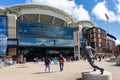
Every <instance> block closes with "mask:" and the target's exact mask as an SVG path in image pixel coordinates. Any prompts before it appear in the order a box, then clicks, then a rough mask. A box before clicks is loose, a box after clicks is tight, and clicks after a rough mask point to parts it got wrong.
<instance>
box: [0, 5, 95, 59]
mask: <svg viewBox="0 0 120 80" xmlns="http://www.w3.org/2000/svg"><path fill="white" fill-rule="evenodd" d="M0 15H1V16H0V31H1V32H0V34H1V36H0V41H1V42H0V44H1V48H0V49H1V52H0V54H1V55H3V54H5V55H7V56H16V55H17V56H18V57H20V56H21V55H24V56H26V58H27V60H31V59H33V58H34V57H37V56H38V57H44V56H46V55H48V56H51V57H56V56H58V55H59V54H60V53H62V54H63V55H64V56H75V57H78V58H80V44H81V43H83V42H84V43H87V41H88V40H87V39H88V38H84V35H86V33H84V31H83V29H86V28H92V27H96V26H97V25H96V24H95V23H93V22H91V21H87V20H83V21H76V20H75V19H74V18H73V17H72V16H70V15H69V14H67V13H66V12H64V11H62V10H60V9H57V8H54V7H50V6H45V5H36V4H24V5H14V6H7V7H0ZM20 58H21V57H20Z"/></svg>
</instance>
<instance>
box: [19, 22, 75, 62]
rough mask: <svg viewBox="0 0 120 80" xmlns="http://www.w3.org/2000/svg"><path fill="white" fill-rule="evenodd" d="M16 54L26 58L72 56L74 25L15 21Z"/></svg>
mask: <svg viewBox="0 0 120 80" xmlns="http://www.w3.org/2000/svg"><path fill="white" fill-rule="evenodd" d="M17 27H18V38H19V40H18V41H19V42H18V52H17V53H18V54H23V55H25V56H26V58H27V60H28V61H29V60H32V59H33V58H34V57H45V56H46V55H48V56H50V57H58V56H59V54H60V53H62V54H63V55H64V56H74V41H73V32H74V31H75V27H67V26H58V25H57V26H56V25H51V24H45V23H36V22H25V21H19V20H18V21H17Z"/></svg>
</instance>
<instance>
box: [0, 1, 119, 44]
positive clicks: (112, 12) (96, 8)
mask: <svg viewBox="0 0 120 80" xmlns="http://www.w3.org/2000/svg"><path fill="white" fill-rule="evenodd" d="M15 4H44V5H49V6H53V7H56V8H59V9H62V10H64V11H65V12H67V13H68V14H70V15H71V16H73V17H74V18H75V19H76V20H78V21H79V20H91V21H93V22H95V23H96V24H97V26H98V27H100V28H103V29H104V30H106V17H105V15H104V14H105V13H106V14H107V15H108V17H109V20H108V22H109V23H108V26H109V33H110V34H112V35H113V36H115V37H116V38H117V40H116V43H117V44H120V26H119V25H120V0H0V6H10V5H15Z"/></svg>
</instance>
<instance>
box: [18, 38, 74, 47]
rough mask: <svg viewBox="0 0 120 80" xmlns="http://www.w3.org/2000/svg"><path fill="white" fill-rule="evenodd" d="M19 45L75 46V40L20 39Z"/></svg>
mask: <svg viewBox="0 0 120 80" xmlns="http://www.w3.org/2000/svg"><path fill="white" fill-rule="evenodd" d="M19 45H29V46H31V45H32V46H74V42H73V40H67V39H52V38H35V37H20V39H19Z"/></svg>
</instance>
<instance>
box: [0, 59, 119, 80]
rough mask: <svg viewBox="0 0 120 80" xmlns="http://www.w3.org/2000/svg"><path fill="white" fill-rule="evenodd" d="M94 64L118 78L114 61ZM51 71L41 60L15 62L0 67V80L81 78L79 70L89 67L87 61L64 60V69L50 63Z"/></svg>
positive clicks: (79, 79) (70, 79)
mask: <svg viewBox="0 0 120 80" xmlns="http://www.w3.org/2000/svg"><path fill="white" fill-rule="evenodd" d="M96 65H98V66H101V67H103V68H104V69H105V70H107V71H110V72H111V73H112V78H113V79H112V80H120V66H115V63H114V62H105V61H102V62H98V61H97V62H96ZM50 67H51V71H50V72H45V71H44V70H45V66H44V63H43V62H39V63H32V62H29V63H26V64H15V65H12V66H9V67H5V68H2V69H0V80H81V72H82V71H83V70H86V69H91V70H92V68H91V66H90V65H89V64H88V62H87V61H82V60H81V61H75V62H65V65H64V70H63V71H62V72H60V71H59V65H54V64H53V63H51V65H50Z"/></svg>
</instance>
